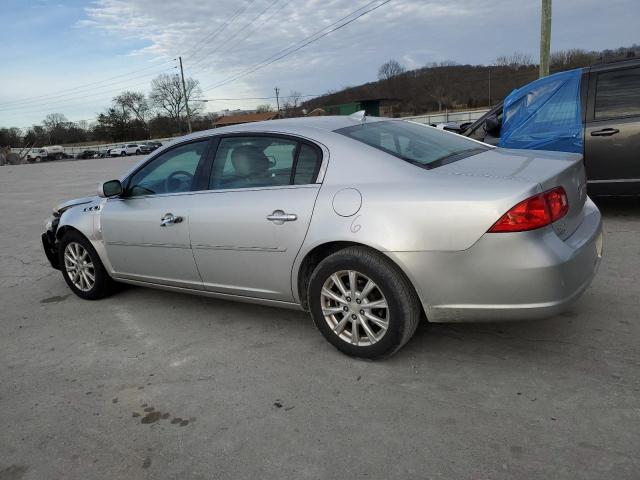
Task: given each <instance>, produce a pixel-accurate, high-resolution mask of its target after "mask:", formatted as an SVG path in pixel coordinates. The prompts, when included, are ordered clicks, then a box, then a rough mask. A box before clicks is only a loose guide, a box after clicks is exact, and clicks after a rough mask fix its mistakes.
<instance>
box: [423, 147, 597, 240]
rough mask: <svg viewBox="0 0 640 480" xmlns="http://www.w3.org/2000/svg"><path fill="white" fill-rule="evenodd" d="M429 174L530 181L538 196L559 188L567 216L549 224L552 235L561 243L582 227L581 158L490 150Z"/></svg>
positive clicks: (583, 174) (583, 176) (583, 175)
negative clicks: (537, 189)
mask: <svg viewBox="0 0 640 480" xmlns="http://www.w3.org/2000/svg"><path fill="white" fill-rule="evenodd" d="M432 171H433V172H437V173H441V174H450V175H464V176H478V177H489V178H501V179H507V180H509V179H511V180H514V181H518V182H523V181H524V182H527V181H530V182H531V183H532V184H537V185H539V187H540V191H541V192H543V191H546V190H550V189H552V188H554V187H559V186H561V187H563V188H564V189H565V191H566V192H567V198H568V200H569V212H568V213H567V214H566V215H565V216H564V217H562V218H561V219H560V220H558V221H556V222H554V223H553V224H552V226H553V229H554V231H555V232H556V234H557V235H558V236H559V237H560V238H562V239H563V240H564V239H566V238H568V237H569V236H570V235H571V234H572V233H573V232H574V231H575V230H576V229H577V228H578V226H579V225H580V223H582V217H583V207H584V204H585V202H586V199H587V177H586V172H585V168H584V163H583V161H582V155H579V154H576V153H565V152H548V151H541V150H509V149H502V148H493V149H491V150H488V151H486V152H483V153H481V154H478V155H473V156H471V157H467V158H465V159H462V160H459V161H457V162H453V163H450V164H448V165H444V166H442V167H438V168H437V169H434V170H432ZM522 200H524V198H523V199H522ZM496 220H497V219H496Z"/></svg>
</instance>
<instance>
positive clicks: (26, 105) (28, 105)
mask: <svg viewBox="0 0 640 480" xmlns="http://www.w3.org/2000/svg"><path fill="white" fill-rule="evenodd" d="M174 68H175V67H171V68H165V69H163V70H159V71H157V72H152V73H148V74H146V75H141V76H139V77H134V78H131V79H128V80H126V81H125V82H130V81H131V80H135V79H136V78H146V77H149V76H152V75H157V74H160V73H163V72H168V71H171V70H173V69H174ZM119 83H122V82H115V83H113V84H110V85H103V86H101V87H99V88H98V90H102V89H105V88H107V89H110V90H107V91H109V92H116V90H114V89H113V88H114V85H116V84H119ZM147 83H148V80H147V81H145V82H138V83H136V84H133V85H131V84H128V83H126V85H124V86H119V87H117V89H118V92H121V91H122V89H123V88H131V87H133V86H137V85H144V84H147ZM91 91H92V93H90V94H89V95H83V96H79V97H78V96H75V95H71V96H70V95H64V96H63V97H70V98H59V99H57V100H52V101H49V100H50V99H47V98H46V97H44V98H43V100H44V102H45V103H34V100H31V101H30V102H25V103H24V104H21V105H17V106H13V107H9V108H1V109H0V111H1V112H10V111H14V110H29V109H31V108H39V107H42V106H47V105H56V104H61V103H67V102H69V101H74V100H77V99H79V98H90V97H95V95H96V93H106V92H96V91H95V90H91ZM81 93H82V92H81Z"/></svg>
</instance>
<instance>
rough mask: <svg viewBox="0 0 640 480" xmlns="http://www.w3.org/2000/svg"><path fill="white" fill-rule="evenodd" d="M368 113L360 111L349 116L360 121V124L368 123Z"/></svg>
mask: <svg viewBox="0 0 640 480" xmlns="http://www.w3.org/2000/svg"><path fill="white" fill-rule="evenodd" d="M366 113H367V112H365V111H364V110H360V111H359V112H356V113H352V114H351V115H349V118H353V119H354V120H358V121H359V122H362V123H364V122H366V121H367V117H366Z"/></svg>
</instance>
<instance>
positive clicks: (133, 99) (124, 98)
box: [113, 91, 151, 126]
mask: <svg viewBox="0 0 640 480" xmlns="http://www.w3.org/2000/svg"><path fill="white" fill-rule="evenodd" d="M113 103H114V104H115V105H116V106H118V107H120V108H121V109H122V110H125V111H129V112H130V113H131V114H132V116H133V117H134V118H135V119H136V120H138V121H139V122H140V123H142V124H143V125H145V126H146V125H147V122H148V121H149V116H150V114H151V109H150V108H149V103H148V102H147V98H146V97H145V96H144V93H142V92H131V91H124V92H122V93H121V94H120V95H118V96H117V97H115V98H114V99H113Z"/></svg>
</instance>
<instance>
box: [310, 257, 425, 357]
mask: <svg viewBox="0 0 640 480" xmlns="http://www.w3.org/2000/svg"><path fill="white" fill-rule="evenodd" d="M349 271H351V272H356V273H355V279H356V280H355V282H354V283H355V284H356V295H355V296H356V297H358V298H356V299H355V300H354V298H351V297H352V296H353V294H352V293H351V292H352V289H351V285H350V284H351V278H352V277H351V274H349ZM334 275H335V276H334ZM336 277H337V278H339V279H341V281H342V286H343V287H344V289H345V290H346V293H348V294H349V295H350V296H348V297H346V296H344V295H343V294H340V293H338V294H337V296H338V297H340V298H342V300H343V303H341V302H338V301H335V300H333V298H335V296H327V295H326V294H324V293H323V292H325V290H324V289H325V288H328V289H329V290H330V291H331V292H334V295H336V293H335V292H341V289H340V288H338V284H337V283H336V282H335V281H334V280H333V279H334V278H336ZM368 281H372V282H373V284H374V285H375V286H374V288H373V289H372V290H370V291H369V293H368V294H367V295H366V296H362V293H364V292H365V290H366V287H365V284H366V282H368ZM369 285H370V284H369ZM307 295H308V297H307V298H308V300H309V310H310V313H311V318H312V319H313V321H314V323H315V324H316V327H318V330H320V332H321V333H322V334H323V335H324V337H325V338H326V339H327V341H329V343H331V344H332V345H333V346H334V347H336V348H337V349H338V350H340V351H341V352H343V353H346V354H347V355H350V356H353V357H360V358H368V359H376V358H384V357H389V356H391V355H393V354H394V353H395V352H397V351H398V350H399V349H400V348H401V347H402V346H403V345H404V344H405V343H407V342H408V341H409V339H410V338H411V337H412V336H413V334H414V333H415V331H416V328H417V326H418V322H419V320H420V317H421V311H422V310H421V307H420V301H419V299H418V296H417V295H416V293H415V290H414V289H413V286H412V285H411V283H410V282H409V280H408V279H407V277H406V276H405V275H404V273H403V272H402V271H401V270H400V269H399V268H398V266H397V265H395V264H394V263H393V262H392V261H391V260H389V259H388V258H387V257H385V256H384V255H382V254H380V253H378V252H376V251H375V250H371V249H368V248H364V247H348V248H345V249H343V250H340V251H338V252H336V253H334V254H332V255H329V256H328V257H326V258H325V259H324V260H322V261H321V262H320V263H319V264H318V265H317V266H316V268H315V269H314V271H313V273H312V274H311V278H310V280H309V284H308V287H307ZM345 299H346V300H350V301H349V302H344V300H345ZM355 302H358V303H355ZM373 302H375V304H376V305H386V307H384V308H379V309H376V308H367V307H366V306H367V304H369V303H373ZM345 307H346V308H348V311H347V312H346V313H345V311H344V308H345ZM323 308H326V309H327V310H326V311H327V312H328V311H331V310H332V309H333V311H335V313H332V314H330V315H328V316H327V317H325V315H324V314H323ZM338 309H341V310H342V311H340V312H337V311H336V310H338ZM363 313H364V314H363ZM366 315H369V316H366ZM345 318H347V319H346V320H345ZM352 318H353V319H354V320H353V322H355V325H356V329H357V332H356V335H355V338H354V334H353V326H354V323H352V320H351V319H352ZM370 318H374V319H375V320H376V323H374V322H372V321H370V320H369V319H370ZM380 320H384V322H380ZM330 323H331V326H330ZM364 323H366V324H367V325H368V330H367V329H365V325H364ZM383 324H384V325H386V328H383V327H382V325H383ZM334 328H335V329H336V330H338V331H340V333H336V331H334ZM341 328H343V330H340V329H341Z"/></svg>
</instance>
